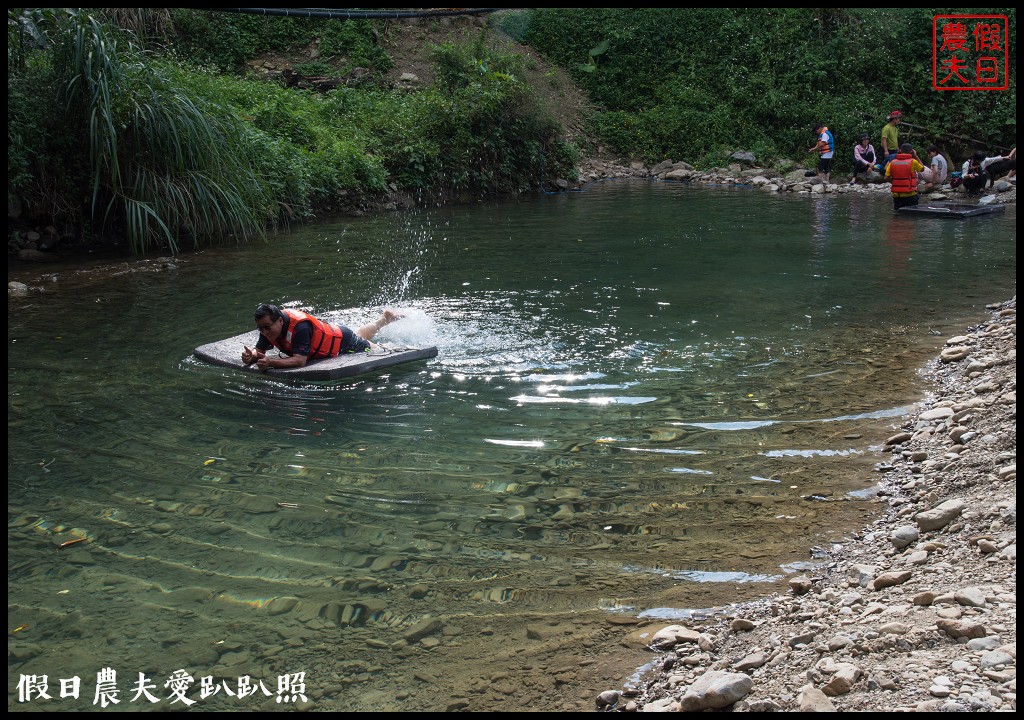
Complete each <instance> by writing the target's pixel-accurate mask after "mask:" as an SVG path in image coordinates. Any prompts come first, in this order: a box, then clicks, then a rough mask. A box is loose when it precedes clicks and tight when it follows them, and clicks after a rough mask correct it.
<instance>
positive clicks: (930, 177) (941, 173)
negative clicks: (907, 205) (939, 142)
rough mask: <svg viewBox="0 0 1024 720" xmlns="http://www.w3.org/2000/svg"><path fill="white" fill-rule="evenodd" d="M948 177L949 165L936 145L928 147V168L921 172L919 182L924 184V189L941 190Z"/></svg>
mask: <svg viewBox="0 0 1024 720" xmlns="http://www.w3.org/2000/svg"><path fill="white" fill-rule="evenodd" d="M947 177H949V164H948V163H947V162H946V158H945V157H944V156H943V155H942V153H940V152H939V148H938V147H937V146H936V145H930V146H929V147H928V167H926V168H925V169H924V170H923V171H922V172H921V180H922V181H924V182H925V183H926V185H925V187H924V189H925V190H931V189H932V188H941V187H942V186H943V184H944V183H945V182H946V178H947Z"/></svg>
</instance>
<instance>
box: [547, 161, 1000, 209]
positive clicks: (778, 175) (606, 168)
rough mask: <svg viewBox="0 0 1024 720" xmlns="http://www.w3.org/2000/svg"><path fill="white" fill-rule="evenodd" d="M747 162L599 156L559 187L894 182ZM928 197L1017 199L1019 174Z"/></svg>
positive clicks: (845, 188) (842, 189) (839, 190)
mask: <svg viewBox="0 0 1024 720" xmlns="http://www.w3.org/2000/svg"><path fill="white" fill-rule="evenodd" d="M734 155H736V156H738V157H740V158H742V159H743V162H735V163H732V164H730V165H729V166H728V167H719V168H712V169H710V170H696V169H695V168H694V167H693V166H692V165H690V164H689V163H686V162H674V161H672V160H663V161H662V162H660V163H657V164H655V165H646V164H644V163H642V162H640V161H628V160H598V159H591V160H588V161H586V162H585V163H583V164H582V165H581V166H580V167H579V168H577V173H578V175H579V180H578V181H577V182H576V183H571V182H569V181H566V180H559V181H558V182H557V184H556V186H557V187H558V188H559V189H562V190H572V189H580V188H582V187H584V186H585V185H586V184H587V183H591V182H598V181H601V180H608V179H627V178H633V179H651V180H664V181H669V182H673V181H674V182H690V183H698V184H704V185H750V186H753V187H755V188H757V189H759V190H761V191H763V192H769V193H798V194H799V193H805V194H821V195H829V194H845V193H870V194H872V195H880V196H882V197H885V198H889V197H890V188H891V186H890V185H889V183H888V182H887V181H886V180H885V178H884V177H883V176H881V175H879V174H877V173H875V174H874V175H872V176H871V178H870V181H869V182H861V181H859V180H858V182H857V183H856V184H854V185H851V184H849V183H848V182H847V177H846V176H845V175H843V176H842V177H841V180H842V182H839V183H823V182H822V181H821V179H820V178H818V177H807V176H806V173H807V170H805V169H804V168H803V167H802V166H799V165H794V164H793V163H791V162H788V161H784V162H783V163H781V164H780V165H779V167H777V168H766V167H756V166H755V165H754V163H755V160H754V158H753V156H751V155H749V154H747V153H735V154H734ZM922 199H924V200H928V201H933V202H957V203H971V204H973V203H977V204H980V205H987V204H990V203H997V204H1005V203H1014V202H1016V201H1017V181H1016V178H1009V179H1007V178H1004V179H1000V180H997V181H996V182H995V183H994V184H993V185H992V187H990V188H987V189H985V190H984V191H982V192H980V193H973V194H972V193H968V192H966V191H965V190H964V189H963V187H962V186H961V187H959V188H953V187H951V186H950V185H948V184H947V185H944V186H943V187H942V188H941V189H935V190H934V191H931V192H927V193H925V194H924V195H923V196H922Z"/></svg>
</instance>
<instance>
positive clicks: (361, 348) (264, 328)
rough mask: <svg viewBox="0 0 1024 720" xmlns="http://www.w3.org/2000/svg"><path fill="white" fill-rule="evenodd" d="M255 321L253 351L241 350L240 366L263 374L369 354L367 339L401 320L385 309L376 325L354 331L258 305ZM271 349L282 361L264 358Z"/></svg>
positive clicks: (368, 341) (370, 347)
mask: <svg viewBox="0 0 1024 720" xmlns="http://www.w3.org/2000/svg"><path fill="white" fill-rule="evenodd" d="M255 317H256V327H257V329H258V330H259V331H260V338H259V340H257V341H256V347H255V349H253V348H249V347H248V346H246V345H243V346H242V347H243V348H244V350H242V362H243V363H245V364H246V365H252V364H253V363H256V365H257V367H259V369H260V370H261V371H266V370H267V369H268V368H300V367H303V366H304V365H305V364H306V362H307V361H309V360H320V359H323V358H331V357H336V356H338V355H342V354H346V353H357V352H370V351H371V350H373V349H375V348H376V347H377V346H376V345H375V344H374V343H372V342H370V338H372V337H373V336H374V335H376V334H377V333H378V332H379V331H380V329H381V328H382V327H384V326H385V325H390V324H391V323H393V322H394V321H395V320H400V319H401V318H403V317H405V316H404V315H402V314H401V313H397V312H395V311H394V310H390V309H388V310H385V311H384V314H383V315H381V316H380V317H379V318H378V319H377V320H376V321H374V322H372V323H369V324H367V325H363V326H362V327H360V328H359V329H358V330H355V331H353V330H351V329H350V328H348V327H346V326H344V325H335V324H332V323H328V322H324V321H323V320H320V319H318V318H315V317H313V316H312V315H309V314H307V313H304V312H301V311H299V310H282V309H281V308H279V307H277V306H276V305H268V304H262V305H259V306H258V307H257V308H256V312H255ZM271 347H276V348H277V349H278V350H280V351H281V352H282V353H284V355H285V357H276V358H271V357H268V356H267V351H268V350H270V348H271Z"/></svg>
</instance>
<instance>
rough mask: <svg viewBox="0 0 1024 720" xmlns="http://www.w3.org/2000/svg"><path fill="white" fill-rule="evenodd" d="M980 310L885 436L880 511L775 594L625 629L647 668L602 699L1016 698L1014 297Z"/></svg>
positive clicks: (933, 701)
mask: <svg viewBox="0 0 1024 720" xmlns="http://www.w3.org/2000/svg"><path fill="white" fill-rule="evenodd" d="M989 310H990V311H991V313H992V317H991V320H990V321H989V322H988V323H985V324H982V325H978V326H976V327H972V328H970V329H968V330H967V332H965V333H964V334H963V335H959V336H956V337H952V338H949V339H948V340H947V341H946V347H945V349H944V350H943V351H942V353H941V355H940V357H938V358H937V359H935V360H934V361H933V362H932V363H931V364H929V365H928V367H927V368H926V369H925V371H924V372H925V374H926V377H927V379H929V380H930V382H931V383H932V384H933V387H934V394H933V395H932V396H931V397H929V398H927V400H926V401H925V403H924V404H923V409H922V410H921V412H920V413H918V414H917V415H916V416H915V417H913V418H912V419H910V420H909V421H907V422H906V423H905V424H904V425H903V426H902V427H901V428H898V430H897V431H896V432H894V434H893V435H892V437H891V438H889V440H888V441H887V449H888V450H889V451H891V453H892V457H891V459H889V460H887V461H885V462H882V463H880V464H879V465H878V466H877V471H878V473H879V476H880V477H879V490H878V493H879V497H880V499H881V500H882V501H883V502H884V504H885V510H884V512H883V514H882V516H881V517H879V518H878V520H876V521H875V522H874V524H873V525H871V526H870V527H867V528H865V529H864V530H863V531H861V532H858V533H855V534H853V535H852V536H851V537H849V538H848V539H847V540H846V541H844V542H841V543H837V544H836V545H834V546H833V547H831V548H829V549H827V550H825V551H823V553H822V556H821V557H820V565H818V566H817V567H816V569H815V570H814V571H813V572H809V573H806V574H804V575H801V576H799V577H795V578H793V579H792V580H791V581H790V583H789V586H790V590H789V592H788V593H787V594H785V595H781V594H777V595H775V596H772V597H769V598H765V599H763V600H760V601H756V602H752V603H749V604H743V605H737V606H733V607H729V608H720V609H719V612H717V613H716V614H714V615H713V616H711V617H709V618H707V619H704V620H700V621H693V622H687V623H685V624H674V625H667V626H666V625H649V626H646V627H644V628H641V629H639V630H637V631H635V632H634V635H635V636H636V637H635V638H632V639H633V640H636V639H640V640H642V641H643V642H645V643H647V644H648V645H649V647H650V648H651V649H652V651H653V652H654V653H655V654H654V656H653V659H652V662H651V663H650V664H649V666H648V667H649V668H651V669H650V670H649V671H648V672H646V674H644V675H643V676H641V678H640V680H639V681H637V682H636V683H635V684H633V685H630V686H627V687H625V688H619V689H609V690H607V691H605V692H603V693H601V694H600V695H599V696H598V697H597V698H596V706H597V709H598V710H603V711H627V712H628V711H645V712H658V711H677V710H682V711H691V710H705V709H720V708H731V709H732V710H733V711H746V712H765V711H776V712H785V711H801V712H834V711H843V712H861V711H866V712H871V711H920V712H993V711H996V712H1001V711H1007V712H1009V711H1014V710H1016V705H1017V700H1016V696H1017V680H1016V655H1017V651H1016V629H1017V615H1016V610H1017V604H1016V597H1017V595H1016V588H1017V581H1016V568H1017V544H1016V543H1017V540H1016V520H1017V510H1016V477H1017V469H1016V457H1017V431H1016V419H1017V410H1016V408H1017V391H1016V328H1017V326H1016V298H1014V299H1013V300H1010V301H1007V302H1004V303H1001V304H997V305H990V306H989Z"/></svg>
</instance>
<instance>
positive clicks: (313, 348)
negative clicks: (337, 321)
mask: <svg viewBox="0 0 1024 720" xmlns="http://www.w3.org/2000/svg"><path fill="white" fill-rule="evenodd" d="M284 314H285V315H287V316H288V330H287V331H286V332H284V333H282V334H281V336H280V337H279V338H278V339H277V340H276V341H275V342H274V347H276V348H277V349H278V350H280V351H281V352H283V353H284V354H285V355H291V354H292V335H293V334H294V332H295V328H296V327H297V326H298V324H299V323H300V322H303V321H304V320H309V322H310V323H312V325H313V337H312V339H311V340H310V342H309V355H308V356H307V359H309V360H319V359H320V358H329V357H334V356H335V355H337V354H338V353H339V352H341V341H342V337H343V336H344V334H343V332H342V330H341V328H340V327H337V326H336V325H331V324H330V323H325V322H324V321H323V320H317V319H316V318H315V317H313V316H312V315H308V314H307V313H304V312H301V311H300V310H285V311H284Z"/></svg>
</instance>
